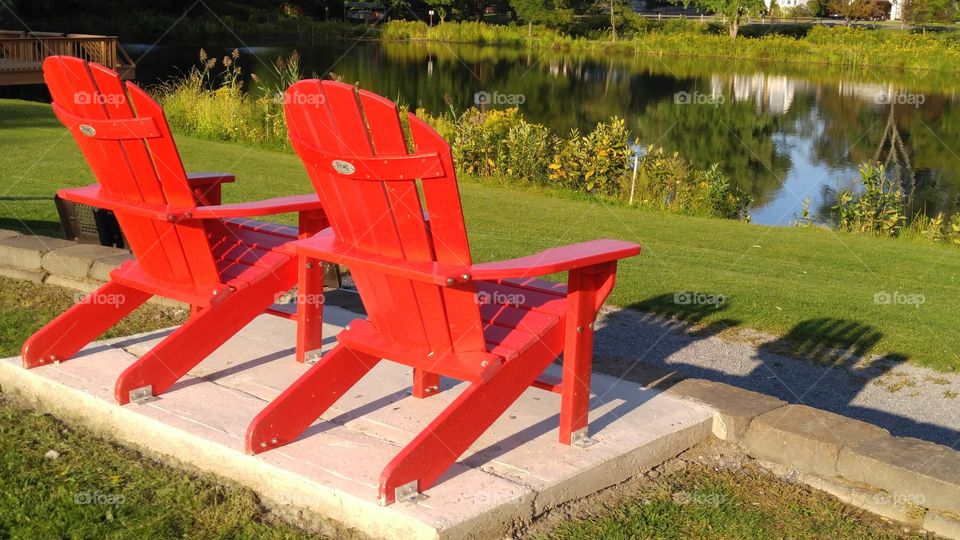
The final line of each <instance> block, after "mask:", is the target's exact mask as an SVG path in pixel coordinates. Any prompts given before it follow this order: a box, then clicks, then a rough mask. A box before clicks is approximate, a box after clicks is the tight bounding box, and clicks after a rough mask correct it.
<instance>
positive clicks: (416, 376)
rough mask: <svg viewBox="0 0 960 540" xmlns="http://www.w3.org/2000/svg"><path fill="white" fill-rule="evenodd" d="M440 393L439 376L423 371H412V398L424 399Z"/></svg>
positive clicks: (418, 369)
mask: <svg viewBox="0 0 960 540" xmlns="http://www.w3.org/2000/svg"><path fill="white" fill-rule="evenodd" d="M439 392H440V374H439V373H431V372H429V371H426V370H424V369H420V368H414V369H413V397H415V398H426V397H430V396H435V395H437V394H438V393H439Z"/></svg>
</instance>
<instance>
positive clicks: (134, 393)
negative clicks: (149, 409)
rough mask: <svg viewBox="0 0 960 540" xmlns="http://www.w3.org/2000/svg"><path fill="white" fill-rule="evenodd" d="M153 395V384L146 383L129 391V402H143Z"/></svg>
mask: <svg viewBox="0 0 960 540" xmlns="http://www.w3.org/2000/svg"><path fill="white" fill-rule="evenodd" d="M152 397H153V385H152V384H148V385H146V386H141V387H140V388H134V389H133V390H131V391H130V403H144V402H146V401H149V400H150V399H151V398H152Z"/></svg>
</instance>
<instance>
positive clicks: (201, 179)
mask: <svg viewBox="0 0 960 540" xmlns="http://www.w3.org/2000/svg"><path fill="white" fill-rule="evenodd" d="M236 181H237V177H236V176H234V175H232V174H230V173H218V172H192V173H187V182H189V183H190V187H196V186H202V185H210V184H231V183H233V182H236Z"/></svg>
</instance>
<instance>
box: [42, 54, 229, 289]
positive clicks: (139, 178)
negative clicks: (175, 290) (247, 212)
mask: <svg viewBox="0 0 960 540" xmlns="http://www.w3.org/2000/svg"><path fill="white" fill-rule="evenodd" d="M43 73H44V79H45V80H46V82H47V86H48V88H49V89H50V95H51V96H52V98H53V109H54V111H55V112H56V114H57V117H58V118H60V120H61V121H62V122H63V123H64V125H66V126H67V127H68V128H69V129H70V131H71V132H72V133H73V136H74V138H75V140H76V142H77V145H78V146H79V147H80V150H81V151H82V152H83V155H84V156H85V157H86V160H87V163H88V164H89V165H90V168H91V170H92V171H93V174H94V176H95V177H96V178H97V182H98V183H99V184H100V189H101V191H102V194H103V195H104V196H108V197H111V198H116V199H117V200H121V201H127V202H133V203H145V204H149V205H171V206H179V207H191V206H194V205H196V198H195V196H194V193H193V191H192V190H191V188H190V185H189V183H188V181H187V175H186V172H185V171H184V168H183V163H182V161H181V160H180V154H179V153H178V152H177V147H176V145H175V143H174V140H173V137H172V136H171V135H170V128H169V126H168V125H167V120H166V117H165V116H164V114H163V109H161V108H160V106H159V105H158V104H157V103H156V102H155V101H153V99H151V98H150V96H148V95H147V93H146V92H144V91H143V90H141V89H140V88H139V87H137V86H136V85H134V84H132V83H129V82H127V83H126V84H124V83H123V82H121V80H120V77H119V76H118V75H117V73H116V72H114V71H112V70H110V69H107V68H105V67H103V66H100V65H97V64H92V63H87V62H85V61H83V60H81V59H79V58H72V57H66V56H53V57H50V58H47V59H46V60H45V61H44V63H43ZM116 215H117V220H118V222H119V223H120V226H121V228H122V229H123V232H124V234H125V236H126V238H127V241H128V242H129V243H130V248H131V249H132V251H133V253H134V255H135V256H136V258H137V261H138V263H139V265H140V267H141V268H142V269H143V270H144V271H145V272H148V273H150V274H151V275H153V276H155V277H156V278H158V279H160V280H163V281H169V282H176V283H180V284H190V283H193V284H197V285H202V284H209V283H217V282H218V281H219V280H218V275H217V269H216V265H215V263H214V258H213V254H212V253H211V250H210V244H209V242H208V241H207V236H206V230H205V229H204V225H203V224H202V223H199V222H197V221H192V222H187V223H184V224H177V223H170V222H166V221H160V220H155V219H151V218H148V217H143V216H137V215H132V214H130V213H128V212H123V211H116Z"/></svg>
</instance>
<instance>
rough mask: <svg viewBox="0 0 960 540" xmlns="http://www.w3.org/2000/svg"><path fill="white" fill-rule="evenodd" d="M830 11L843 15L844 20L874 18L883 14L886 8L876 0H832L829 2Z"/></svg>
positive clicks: (848, 22) (848, 21)
mask: <svg viewBox="0 0 960 540" xmlns="http://www.w3.org/2000/svg"><path fill="white" fill-rule="evenodd" d="M827 9H828V11H829V12H830V13H835V14H837V15H840V16H841V17H843V20H844V22H846V23H847V24H850V23H851V22H853V21H859V20H863V19H874V18H876V17H880V16H882V15H883V13H884V10H883V8H882V7H880V3H879V2H877V1H876V0H830V1H829V2H828V3H827Z"/></svg>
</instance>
